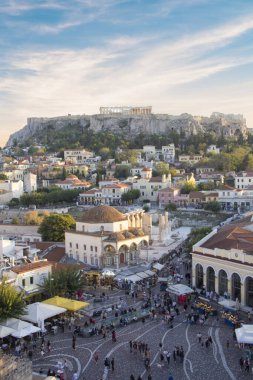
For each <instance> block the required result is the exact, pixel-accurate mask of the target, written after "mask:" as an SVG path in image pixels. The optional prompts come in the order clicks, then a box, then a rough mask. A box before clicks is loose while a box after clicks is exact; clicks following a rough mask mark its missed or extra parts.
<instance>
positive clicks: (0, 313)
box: [0, 278, 26, 321]
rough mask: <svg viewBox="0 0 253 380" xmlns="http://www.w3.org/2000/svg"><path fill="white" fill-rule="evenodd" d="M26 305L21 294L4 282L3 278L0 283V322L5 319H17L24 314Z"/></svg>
mask: <svg viewBox="0 0 253 380" xmlns="http://www.w3.org/2000/svg"><path fill="white" fill-rule="evenodd" d="M25 308H26V304H25V301H24V295H23V293H19V292H17V290H16V288H15V287H13V286H12V285H10V284H9V283H7V282H6V279H5V278H4V279H3V280H2V282H1V283H0V321H3V320H5V319H7V318H19V317H20V316H21V315H23V314H25Z"/></svg>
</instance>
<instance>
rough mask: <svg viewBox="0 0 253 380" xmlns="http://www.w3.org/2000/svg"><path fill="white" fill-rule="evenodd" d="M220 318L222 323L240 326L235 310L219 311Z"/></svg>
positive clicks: (234, 326)
mask: <svg viewBox="0 0 253 380" xmlns="http://www.w3.org/2000/svg"><path fill="white" fill-rule="evenodd" d="M221 318H222V319H223V320H224V323H226V325H228V326H230V327H233V328H236V327H239V326H240V322H239V319H238V316H237V315H236V314H235V312H232V311H229V310H224V311H222V312H221Z"/></svg>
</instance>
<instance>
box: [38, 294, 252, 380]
mask: <svg viewBox="0 0 253 380" xmlns="http://www.w3.org/2000/svg"><path fill="white" fill-rule="evenodd" d="M152 293H153V294H155V293H156V294H157V293H158V292H157V290H156V289H153V290H152ZM125 297H126V296H125V293H124V292H123V291H121V290H115V291H114V292H110V293H108V294H107V299H106V301H104V305H103V308H105V309H106V308H107V307H108V306H109V305H110V304H111V303H112V302H115V304H116V303H117V302H120V300H121V299H124V300H125ZM126 302H127V303H128V305H134V307H135V308H137V309H138V308H140V306H141V304H142V303H143V301H141V300H139V299H138V298H137V300H136V301H135V303H133V302H134V301H133V300H132V299H131V297H129V296H128V299H127V300H126ZM178 308H179V313H180V314H179V315H178V316H177V315H175V318H174V321H173V326H172V325H171V324H168V323H167V322H164V320H163V319H162V316H160V315H158V317H157V318H156V319H153V318H150V317H148V318H146V320H145V323H143V321H142V320H139V321H136V322H133V323H131V324H129V325H126V326H124V327H119V328H116V329H115V330H116V342H113V341H112V338H111V333H108V335H107V336H106V338H103V337H102V336H101V335H94V336H92V337H85V338H83V337H80V336H78V335H77V336H76V346H75V349H73V347H72V339H73V338H72V336H73V329H72V331H69V330H68V329H66V330H65V332H64V333H62V332H58V333H57V334H56V335H52V336H51V335H49V336H46V337H45V343H46V342H47V339H50V342H51V345H52V350H51V352H50V353H46V354H45V356H43V357H41V355H40V348H39V347H40V345H39V344H37V349H36V350H35V351H34V354H33V370H34V371H36V372H40V371H43V372H44V373H47V371H48V369H49V368H51V369H53V370H55V371H56V370H57V366H58V365H59V362H61V363H63V362H64V361H65V360H66V364H67V367H66V368H65V371H64V372H65V377H64V378H65V379H67V380H72V379H73V374H74V373H75V372H76V373H77V376H78V379H81V380H101V379H104V378H105V377H103V373H104V360H105V358H106V357H107V358H108V359H109V360H111V359H112V358H114V361H115V369H114V371H112V370H111V369H110V370H109V372H108V376H107V379H115V380H116V379H117V380H128V379H130V376H131V374H132V375H134V378H135V379H136V380H137V379H138V376H140V377H141V379H148V374H149V373H151V376H152V379H153V380H162V379H164V380H167V379H168V376H169V374H172V375H173V378H174V380H175V379H180V380H202V379H207V380H209V379H210V380H211V379H232V380H236V379H246V378H249V376H250V375H249V374H248V373H247V372H246V371H245V370H244V369H243V370H241V369H240V366H239V359H240V357H241V356H242V355H243V354H244V352H243V349H240V348H239V347H238V346H237V345H236V341H235V340H234V339H233V334H232V333H233V331H232V328H231V327H229V326H227V325H225V324H224V322H223V320H221V319H217V317H216V316H215V317H212V316H209V317H208V319H207V320H206V321H205V323H204V324H203V325H200V324H199V323H196V324H188V323H187V322H186V314H187V313H188V311H189V310H187V311H186V312H185V311H184V308H183V307H182V306H178ZM188 308H189V307H188ZM99 318H100V317H97V318H96V319H99ZM241 318H244V319H245V318H246V315H241ZM199 332H200V333H201V335H202V341H203V342H205V340H206V339H207V337H211V340H212V344H210V345H209V346H208V347H206V346H205V344H203V345H202V344H201V343H199V342H198V338H197V334H198V333H199ZM129 341H138V342H140V341H141V342H143V343H145V344H147V345H148V347H149V349H150V371H149V372H147V370H146V369H145V366H144V359H143V356H142V354H141V353H140V352H139V351H138V350H137V351H136V352H130V346H129ZM38 343H39V342H38ZM160 343H162V351H164V350H166V351H170V352H171V353H172V352H173V350H174V348H175V346H179V347H181V346H182V347H183V349H184V358H183V360H180V357H176V361H174V359H173V355H171V358H170V364H169V365H168V363H167V360H166V358H165V360H164V364H162V363H161V360H160V353H161V348H160ZM94 355H95V356H96V355H97V356H98V360H97V362H96V361H95V356H94ZM250 371H251V369H250Z"/></svg>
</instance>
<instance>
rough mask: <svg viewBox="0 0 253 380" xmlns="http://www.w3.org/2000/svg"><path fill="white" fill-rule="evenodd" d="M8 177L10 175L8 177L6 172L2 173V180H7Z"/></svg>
mask: <svg viewBox="0 0 253 380" xmlns="http://www.w3.org/2000/svg"><path fill="white" fill-rule="evenodd" d="M7 179H8V177H7V175H6V174H4V173H0V181H3V180H4V181H5V180H7Z"/></svg>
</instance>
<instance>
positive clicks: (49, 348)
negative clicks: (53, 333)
mask: <svg viewBox="0 0 253 380" xmlns="http://www.w3.org/2000/svg"><path fill="white" fill-rule="evenodd" d="M47 349H48V352H51V343H50V340H48V341H47Z"/></svg>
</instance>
